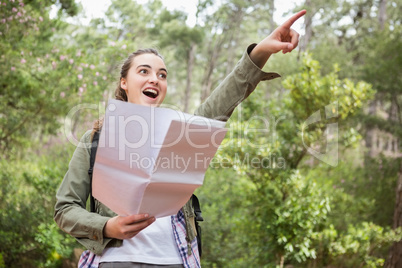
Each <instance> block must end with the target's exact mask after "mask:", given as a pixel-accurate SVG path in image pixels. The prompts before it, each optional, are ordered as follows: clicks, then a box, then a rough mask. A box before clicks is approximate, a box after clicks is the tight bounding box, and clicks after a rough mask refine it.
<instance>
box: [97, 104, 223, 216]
mask: <svg viewBox="0 0 402 268" xmlns="http://www.w3.org/2000/svg"><path fill="white" fill-rule="evenodd" d="M224 126H225V122H221V121H217V120H212V119H208V118H205V117H200V116H194V115H190V114H185V113H182V112H180V111H176V110H172V109H168V108H154V107H147V106H141V105H136V104H132V103H128V102H122V101H118V100H109V103H108V107H107V109H106V114H105V121H104V124H103V127H102V131H101V135H100V139H99V145H98V150H97V154H96V161H95V165H94V173H93V189H92V193H93V196H94V197H95V198H96V199H98V200H99V201H100V202H102V203H103V204H105V205H106V206H108V207H109V208H110V209H112V210H113V211H114V212H115V213H117V214H119V215H131V214H140V213H148V214H149V215H151V216H155V217H164V216H168V215H174V214H176V213H177V212H178V211H179V210H180V208H181V207H182V206H183V205H184V204H185V203H186V202H187V201H188V200H189V198H190V197H191V195H192V193H193V192H194V190H195V189H196V188H198V187H199V186H201V185H202V183H203V181H204V175H205V172H206V170H207V168H208V165H209V163H210V161H211V160H212V158H213V157H214V155H215V153H216V150H217V149H218V147H219V145H220V144H221V142H222V140H223V138H224V137H225V134H226V131H227V129H225V128H224Z"/></svg>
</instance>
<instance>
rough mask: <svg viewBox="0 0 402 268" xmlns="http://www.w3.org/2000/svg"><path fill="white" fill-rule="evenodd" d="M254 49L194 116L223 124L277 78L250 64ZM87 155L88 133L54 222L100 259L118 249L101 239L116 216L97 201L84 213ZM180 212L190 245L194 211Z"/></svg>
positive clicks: (60, 197)
mask: <svg viewBox="0 0 402 268" xmlns="http://www.w3.org/2000/svg"><path fill="white" fill-rule="evenodd" d="M254 47H255V44H252V45H250V46H249V47H248V49H247V51H246V52H245V53H244V54H243V56H242V58H241V59H240V61H239V62H238V63H237V65H236V66H235V68H234V70H233V71H232V72H231V73H230V74H229V75H228V76H227V77H226V78H225V79H224V81H223V82H222V83H221V84H220V85H219V86H218V87H217V88H216V89H215V90H214V91H213V92H212V94H211V95H210V96H209V97H208V99H207V100H206V101H205V102H204V103H203V104H202V105H201V106H200V107H199V108H198V109H197V110H196V111H195V114H196V115H200V116H204V117H208V118H212V119H217V120H222V121H227V119H229V117H230V115H231V114H232V112H233V110H234V109H235V108H236V106H237V105H239V104H240V103H241V102H242V101H243V100H244V99H246V98H247V97H248V96H249V95H250V94H251V93H252V92H253V90H254V89H255V88H256V86H257V84H258V83H259V82H260V81H262V80H270V79H273V78H276V77H279V74H277V73H266V72H263V71H262V70H261V69H260V68H258V67H257V66H256V65H255V64H254V63H253V62H252V61H251V59H250V57H249V53H250V52H251V50H252V49H253V48H254ZM90 154H91V131H87V132H86V133H85V134H84V136H83V137H82V138H81V140H80V143H79V145H78V146H77V148H76V150H75V152H74V154H73V156H72V158H71V161H70V164H69V169H68V171H67V173H66V174H65V176H64V179H63V181H62V183H61V185H60V188H59V190H58V192H57V194H56V198H57V202H56V205H55V213H54V220H55V221H56V223H57V224H58V225H59V226H60V228H61V229H62V230H63V231H65V232H66V233H69V234H70V235H72V236H73V237H75V238H76V239H77V240H78V241H79V242H80V243H81V244H82V245H84V246H85V247H86V248H87V249H89V250H91V251H92V252H93V253H95V254H97V255H101V254H102V252H103V250H104V249H105V247H117V246H120V245H121V244H122V240H118V239H114V238H107V237H104V236H103V228H104V226H105V224H106V222H107V221H108V220H109V219H110V218H111V217H114V216H116V214H115V213H114V212H112V211H111V210H110V209H109V208H107V207H106V206H105V205H103V204H102V203H100V202H99V201H97V200H95V208H96V213H91V212H89V211H87V210H86V203H87V199H88V196H89V186H90V179H89V176H88V169H89V158H90ZM182 210H183V213H184V215H185V218H186V225H187V228H186V231H187V236H188V238H189V240H188V241H192V240H193V238H194V237H195V233H194V230H193V228H190V227H189V225H190V224H192V223H193V222H194V211H193V209H192V207H191V204H190V202H188V203H187V204H186V205H185V206H184V207H183V208H182Z"/></svg>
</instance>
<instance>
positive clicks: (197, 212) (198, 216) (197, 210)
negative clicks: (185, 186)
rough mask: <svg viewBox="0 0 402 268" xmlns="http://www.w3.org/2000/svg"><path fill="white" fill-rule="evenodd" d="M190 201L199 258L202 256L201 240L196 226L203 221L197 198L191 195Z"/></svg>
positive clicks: (198, 226) (199, 230) (198, 227)
mask: <svg viewBox="0 0 402 268" xmlns="http://www.w3.org/2000/svg"><path fill="white" fill-rule="evenodd" d="M191 200H192V203H193V208H194V213H195V229H196V230H197V244H198V253H199V255H200V257H201V256H202V239H201V226H200V225H199V224H198V222H199V221H204V218H203V217H202V214H201V207H200V201H198V197H197V196H196V195H195V194H193V195H192V196H191Z"/></svg>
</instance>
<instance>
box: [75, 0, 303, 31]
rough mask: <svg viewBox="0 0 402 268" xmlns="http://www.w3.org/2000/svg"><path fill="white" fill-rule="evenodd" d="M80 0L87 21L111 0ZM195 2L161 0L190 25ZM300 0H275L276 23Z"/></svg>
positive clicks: (141, 0)
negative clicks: (186, 17)
mask: <svg viewBox="0 0 402 268" xmlns="http://www.w3.org/2000/svg"><path fill="white" fill-rule="evenodd" d="M147 1H148V0H137V2H139V3H146V2H147ZM77 2H80V3H81V4H82V5H83V7H84V10H85V12H86V14H87V17H88V22H89V20H90V19H91V18H98V17H102V16H103V14H104V13H105V11H106V10H107V8H108V6H109V5H110V3H111V0H77ZM197 2H198V0H186V1H180V0H179V1H178V0H162V3H163V4H164V5H165V6H166V7H168V9H169V10H174V9H176V10H181V11H184V12H185V13H187V14H188V15H189V16H188V19H187V24H188V25H190V26H192V25H194V24H195V13H196V11H197ZM301 2H302V0H280V1H275V5H276V12H275V15H274V20H275V21H276V22H277V23H282V22H284V21H285V20H286V18H283V17H282V16H283V14H284V13H285V12H288V11H289V10H290V9H293V8H294V7H295V6H296V4H300V3H301ZM302 24H303V20H300V21H298V22H296V23H295V25H294V26H293V28H294V29H295V30H296V31H298V32H299V33H303V31H302Z"/></svg>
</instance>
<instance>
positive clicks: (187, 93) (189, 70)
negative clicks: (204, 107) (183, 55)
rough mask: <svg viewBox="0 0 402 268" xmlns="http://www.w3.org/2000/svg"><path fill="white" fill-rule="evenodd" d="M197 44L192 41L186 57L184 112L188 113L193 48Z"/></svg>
mask: <svg viewBox="0 0 402 268" xmlns="http://www.w3.org/2000/svg"><path fill="white" fill-rule="evenodd" d="M196 47H197V45H196V44H194V43H192V44H191V46H190V50H189V51H188V57H187V79H186V91H185V93H184V112H185V113H188V111H189V108H190V97H191V79H192V76H193V67H194V62H195V49H196Z"/></svg>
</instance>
